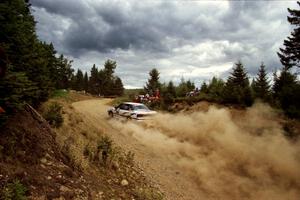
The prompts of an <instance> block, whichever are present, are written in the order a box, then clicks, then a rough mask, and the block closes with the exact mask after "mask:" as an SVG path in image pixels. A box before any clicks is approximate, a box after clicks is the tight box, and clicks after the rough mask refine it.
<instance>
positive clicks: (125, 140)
mask: <svg viewBox="0 0 300 200" xmlns="http://www.w3.org/2000/svg"><path fill="white" fill-rule="evenodd" d="M110 101H111V99H102V100H85V101H79V102H75V103H73V107H74V108H75V109H76V110H77V111H78V112H79V113H81V114H82V115H83V117H84V119H85V121H87V122H88V123H92V124H93V125H94V126H96V127H98V128H99V129H100V130H102V131H103V132H104V133H106V134H108V135H109V136H111V137H112V138H113V140H114V142H115V143H116V144H117V145H119V146H121V147H122V148H124V149H126V150H130V151H132V152H134V153H135V156H136V161H137V162H138V163H139V164H140V165H141V166H142V168H143V169H144V171H145V174H147V176H149V178H150V180H153V182H154V183H157V184H158V186H159V187H160V188H161V190H162V191H163V192H164V193H165V195H166V198H167V199H172V200H173V199H174V200H176V199H207V197H206V196H204V194H205V193H204V192H202V191H201V190H200V189H199V188H198V187H197V184H196V183H195V182H194V181H193V180H192V179H191V176H190V175H188V174H185V173H184V172H183V171H182V170H181V168H180V167H179V166H178V165H177V157H176V156H175V155H174V156H173V155H172V154H170V153H165V152H164V149H165V148H167V147H163V148H159V147H156V146H153V145H152V144H148V143H149V141H148V138H147V137H146V138H143V137H138V136H137V135H136V134H132V133H131V132H130V131H125V130H124V129H123V128H124V126H127V125H126V124H123V123H121V122H120V121H118V120H115V119H113V120H111V119H109V118H108V117H107V112H106V110H107V108H108V107H109V106H108V105H107V104H108V103H109V102H110ZM130 123H131V122H130ZM115 125H116V126H115ZM134 126H142V125H139V124H138V125H136V124H134ZM141 130H143V129H141ZM140 134H148V133H140ZM161 139H162V140H163V138H161Z"/></svg>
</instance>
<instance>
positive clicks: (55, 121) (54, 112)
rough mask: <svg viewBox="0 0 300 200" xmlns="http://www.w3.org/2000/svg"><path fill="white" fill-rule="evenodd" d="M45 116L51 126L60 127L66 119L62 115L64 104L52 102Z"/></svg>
mask: <svg viewBox="0 0 300 200" xmlns="http://www.w3.org/2000/svg"><path fill="white" fill-rule="evenodd" d="M43 117H44V118H45V119H46V120H47V121H48V122H49V124H50V125H51V126H53V127H55V128H58V127H60V126H61V125H62V123H63V121H64V119H63V116H62V106H61V105H60V104H59V103H57V102H53V103H51V104H50V106H49V107H48V108H47V109H46V111H45V113H44V114H43Z"/></svg>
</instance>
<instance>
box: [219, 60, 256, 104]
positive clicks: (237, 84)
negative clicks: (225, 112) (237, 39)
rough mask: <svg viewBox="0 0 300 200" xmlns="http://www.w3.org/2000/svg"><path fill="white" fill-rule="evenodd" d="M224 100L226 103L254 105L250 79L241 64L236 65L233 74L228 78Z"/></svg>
mask: <svg viewBox="0 0 300 200" xmlns="http://www.w3.org/2000/svg"><path fill="white" fill-rule="evenodd" d="M223 99H224V101H225V102H226V103H233V104H241V105H247V106H250V105H251V104H252V103H253V99H252V94H251V90H250V85H249V79H248V77H247V73H246V71H245V69H244V66H243V64H242V63H241V62H238V63H236V64H235V67H234V68H233V72H232V73H231V75H230V76H229V77H228V79H227V82H226V85H225V88H224V92H223Z"/></svg>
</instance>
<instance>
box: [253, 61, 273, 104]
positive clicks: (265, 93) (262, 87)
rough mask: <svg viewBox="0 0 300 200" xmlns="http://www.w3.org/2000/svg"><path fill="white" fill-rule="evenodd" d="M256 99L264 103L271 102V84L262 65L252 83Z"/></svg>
mask: <svg viewBox="0 0 300 200" xmlns="http://www.w3.org/2000/svg"><path fill="white" fill-rule="evenodd" d="M252 89H253V91H254V97H255V98H259V99H261V100H263V101H269V100H270V84H269V81H268V78H267V73H266V70H265V65H264V64H263V63H262V64H261V66H260V68H259V71H258V74H257V76H256V78H255V79H254V80H253V82H252Z"/></svg>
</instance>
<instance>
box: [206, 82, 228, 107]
mask: <svg viewBox="0 0 300 200" xmlns="http://www.w3.org/2000/svg"><path fill="white" fill-rule="evenodd" d="M224 86H225V83H224V81H223V80H222V79H218V78H216V77H213V78H212V79H211V81H210V83H209V85H208V93H209V95H210V96H211V97H212V98H213V99H214V100H216V101H220V100H221V98H222V94H223V90H224Z"/></svg>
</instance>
